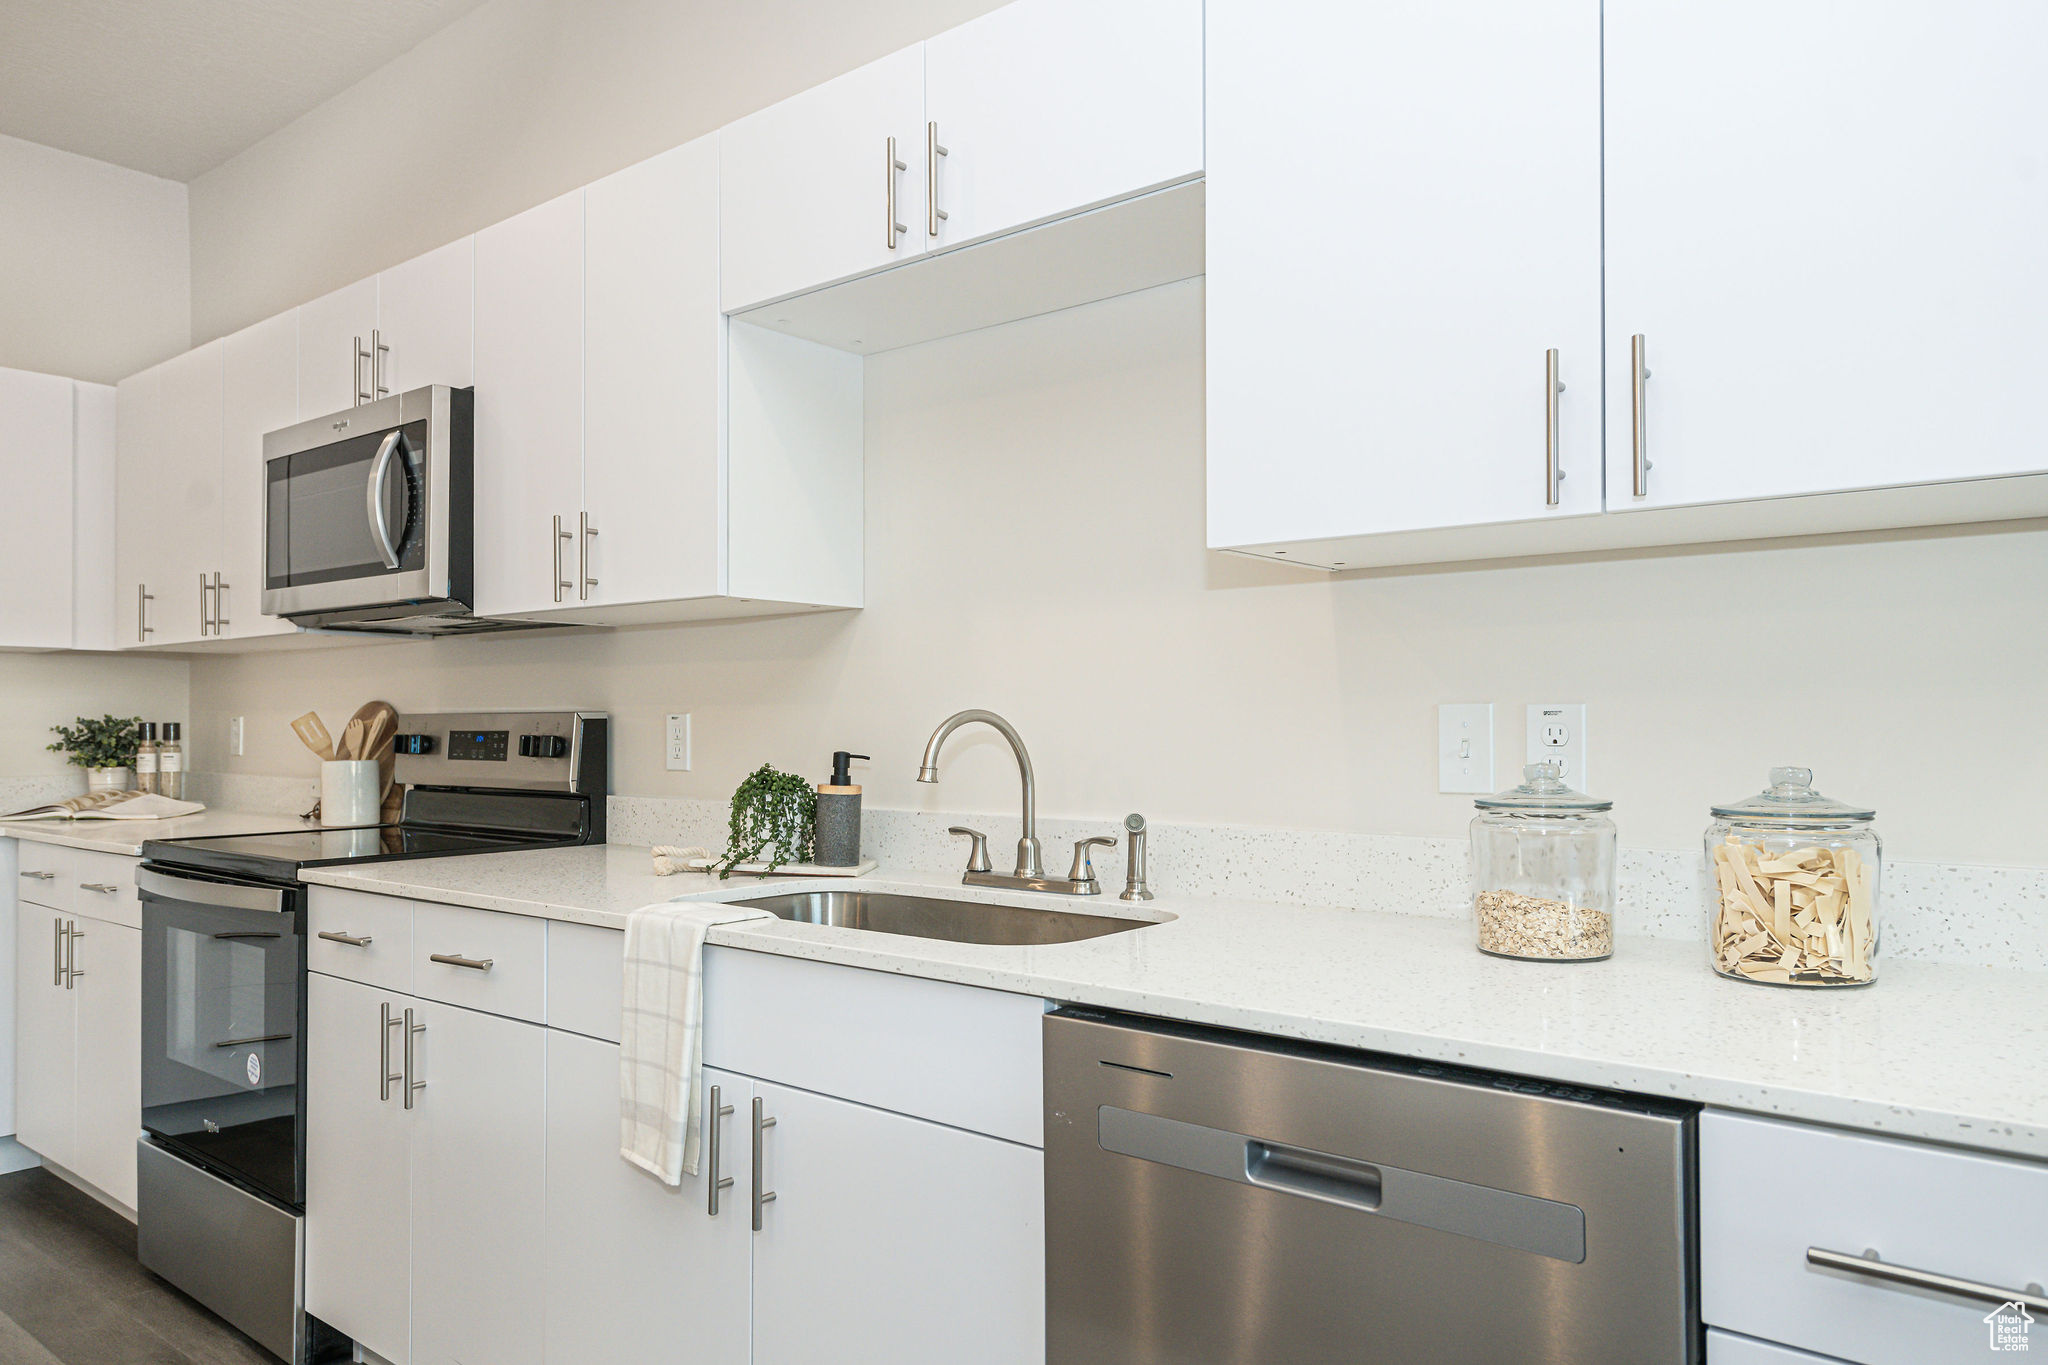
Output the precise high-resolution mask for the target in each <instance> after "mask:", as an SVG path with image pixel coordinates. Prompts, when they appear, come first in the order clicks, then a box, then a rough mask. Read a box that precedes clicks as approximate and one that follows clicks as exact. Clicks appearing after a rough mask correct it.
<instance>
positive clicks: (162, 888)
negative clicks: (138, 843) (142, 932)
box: [135, 867, 287, 915]
mask: <svg viewBox="0 0 2048 1365" xmlns="http://www.w3.org/2000/svg"><path fill="white" fill-rule="evenodd" d="M135 885H136V887H137V888H138V889H139V890H140V891H141V892H142V893H143V894H144V895H146V896H150V895H153V896H158V897H161V898H162V899H165V900H174V901H184V902H185V903H187V904H188V905H213V906H220V907H222V908H223V909H228V910H267V911H269V912H270V913H271V914H273V915H281V914H283V913H284V912H285V910H286V908H287V906H286V903H285V892H284V891H283V890H281V889H279V888H277V887H273V886H238V885H236V884H235V883H233V882H214V881H206V880H203V879H201V878H198V877H180V876H176V875H174V874H172V873H169V872H159V871H157V870H156V869H154V868H149V867H138V868H136V869H135Z"/></svg>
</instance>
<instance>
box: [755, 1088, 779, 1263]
mask: <svg viewBox="0 0 2048 1365" xmlns="http://www.w3.org/2000/svg"><path fill="white" fill-rule="evenodd" d="M763 1103H764V1101H763V1100H762V1099H761V1097H760V1096H759V1095H756V1096H755V1097H754V1231H756V1232H759V1231H760V1230H761V1210H762V1209H765V1208H767V1207H768V1206H769V1205H770V1204H772V1203H774V1202H775V1191H773V1190H764V1189H762V1188H761V1182H762V1175H763V1172H762V1170H761V1135H762V1134H763V1133H765V1132H767V1131H768V1130H769V1129H770V1128H773V1127H774V1126H775V1120H774V1119H772V1118H767V1117H765V1116H763V1114H762V1113H761V1106H762V1104H763Z"/></svg>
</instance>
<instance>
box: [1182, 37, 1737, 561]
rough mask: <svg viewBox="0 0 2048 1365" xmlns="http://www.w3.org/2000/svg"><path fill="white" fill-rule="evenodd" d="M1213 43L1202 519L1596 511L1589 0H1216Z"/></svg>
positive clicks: (1593, 102)
mask: <svg viewBox="0 0 2048 1365" xmlns="http://www.w3.org/2000/svg"><path fill="white" fill-rule="evenodd" d="M1719 21H1720V20H1719V12H1718V11H1717V22H1719ZM1747 36H1749V37H1752V38H1753V37H1754V30H1750V31H1748V34H1747ZM1207 50H1208V91H1209V144H1208V181H1207V196H1208V283H1207V291H1208V398H1209V403H1208V409H1209V411H1208V417H1209V439H1208V452H1209V490H1208V497H1209V503H1208V505H1209V544H1210V545H1211V546H1212V547H1225V546H1259V545H1262V544H1268V545H1270V544H1272V543H1275V542H1287V541H1301V540H1317V539H1325V538H1335V537H1344V536H1359V535H1371V534H1377V533H1381V532H1390V531H1408V530H1420V529H1424V528H1431V527H1441V526H1460V525H1474V524H1483V523H1497V522H1510V521H1527V520H1537V519H1542V518H1545V517H1559V516H1568V515H1572V514H1575V513H1592V512H1597V511H1599V510H1600V507H1601V487H1600V484H1601V438H1600V420H1601V413H1600V401H1599V399H1600V345H1601V334H1600V5H1599V3H1598V0H1561V3H1557V4H1547V5H1529V4H1523V3H1519V0H1475V3H1470V4H1459V5H1443V4H1437V3H1433V2H1432V0H1396V2H1395V3H1392V4H1377V5H1364V6H1353V7H1348V8H1347V7H1337V8H1333V7H1331V6H1329V5H1323V4H1312V3H1308V2H1307V0H1287V2H1286V3H1283V4H1279V5H1272V4H1262V3H1255V0H1211V3H1210V4H1209V6H1208V48H1207ZM1553 348H1555V349H1556V350H1557V351H1558V352H1559V361H1560V379H1561V381H1562V382H1563V383H1564V384H1565V386H1566V391H1565V392H1564V393H1563V394H1562V395H1560V412H1559V428H1560V435H1561V442H1562V446H1561V469H1562V472H1563V473H1564V474H1565V476H1566V477H1565V478H1564V480H1563V481H1562V484H1561V485H1560V486H1559V489H1558V500H1557V502H1556V503H1555V504H1551V503H1549V502H1548V501H1547V500H1546V498H1547V492H1548V486H1549V480H1548V478H1547V469H1548V460H1547V456H1546V435H1547V428H1548V421H1547V417H1546V405H1545V403H1544V402H1543V401H1542V399H1543V396H1544V395H1543V388H1544V385H1545V383H1546V365H1545V354H1546V352H1547V351H1549V350H1550V349H1553Z"/></svg>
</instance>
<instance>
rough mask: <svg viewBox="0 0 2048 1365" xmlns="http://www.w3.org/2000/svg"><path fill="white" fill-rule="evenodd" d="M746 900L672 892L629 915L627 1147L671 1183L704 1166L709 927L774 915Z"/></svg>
mask: <svg viewBox="0 0 2048 1365" xmlns="http://www.w3.org/2000/svg"><path fill="white" fill-rule="evenodd" d="M768 918H770V916H769V914H768V912H767V911H766V910H758V909H755V908H754V907H752V906H747V905H712V904H701V903H699V904H692V903H689V902H683V901H664V902H662V903H661V904H658V905H648V906H643V907H642V908H640V909H638V910H635V911H634V912H633V913H632V914H631V915H629V916H627V918H626V991H625V1012H624V1014H623V1016H622V1018H621V1019H620V1021H619V1155H620V1156H622V1157H624V1158H625V1159H626V1160H627V1161H630V1162H631V1163H633V1164H634V1165H635V1166H638V1167H639V1168H640V1169H641V1170H643V1171H646V1172H647V1173H648V1174H649V1175H652V1176H654V1177H656V1178H657V1179H659V1180H660V1181H661V1182H662V1183H663V1184H665V1185H680V1184H682V1183H683V1177H684V1176H686V1175H695V1174H697V1148H698V1146H699V1144H700V1139H699V1137H698V1133H699V1131H700V1129H701V1128H702V1115H703V1111H704V1080H703V1077H704V934H705V931H706V930H708V929H710V928H711V926H713V925H715V924H731V923H734V922H735V921H738V920H749V919H768Z"/></svg>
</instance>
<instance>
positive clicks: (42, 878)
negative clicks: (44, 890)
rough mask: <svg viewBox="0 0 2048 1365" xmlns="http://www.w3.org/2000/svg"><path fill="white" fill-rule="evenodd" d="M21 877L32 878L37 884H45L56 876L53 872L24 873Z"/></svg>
mask: <svg viewBox="0 0 2048 1365" xmlns="http://www.w3.org/2000/svg"><path fill="white" fill-rule="evenodd" d="M21 875H22V876H24V877H33V878H34V879H35V880H37V881H39V882H46V881H49V880H51V879H52V878H54V877H55V876H56V875H57V874H56V873H54V872H24V873H22V874H21Z"/></svg>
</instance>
